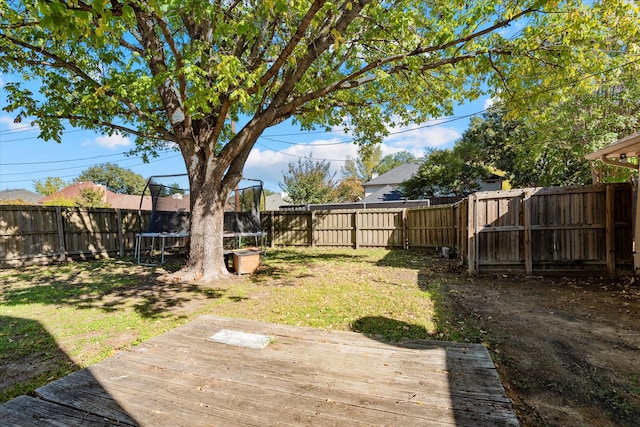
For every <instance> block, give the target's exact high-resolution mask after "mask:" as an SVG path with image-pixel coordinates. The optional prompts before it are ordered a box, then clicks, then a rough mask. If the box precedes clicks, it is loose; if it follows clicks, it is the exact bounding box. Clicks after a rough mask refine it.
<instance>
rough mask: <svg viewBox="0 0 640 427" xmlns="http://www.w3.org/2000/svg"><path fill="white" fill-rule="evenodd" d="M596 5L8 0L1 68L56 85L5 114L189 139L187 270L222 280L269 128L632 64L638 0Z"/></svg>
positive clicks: (341, 119) (17, 89) (372, 124)
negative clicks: (228, 225)
mask: <svg viewBox="0 0 640 427" xmlns="http://www.w3.org/2000/svg"><path fill="white" fill-rule="evenodd" d="M589 3H591V2H589ZM593 3H594V4H589V5H585V4H583V2H582V1H580V0H564V1H557V0H555V1H551V0H549V1H545V0H511V1H506V2H505V1H504V0H483V1H479V0H477V1H467V0H464V1H463V0H432V1H415V0H396V1H390V2H378V1H372V0H338V1H336V2H328V1H322V0H307V1H302V0H301V1H289V0H253V1H251V0H244V1H243V0H238V1H216V0H213V1H203V0H180V1H176V0H158V1H149V0H100V1H92V2H86V1H82V0H39V1H18V0H8V1H4V2H0V70H2V71H3V72H8V73H18V74H20V75H21V76H22V77H23V79H25V80H31V79H35V80H36V82H37V84H39V85H40V91H39V93H33V92H32V91H31V88H30V87H29V85H23V84H21V82H8V83H6V84H5V89H6V90H7V94H8V103H7V104H6V106H5V108H6V109H7V110H8V111H12V112H14V113H15V118H16V120H17V121H19V120H21V119H26V120H31V121H33V122H34V124H37V125H38V127H39V129H40V136H41V137H42V138H44V139H54V140H57V141H61V139H62V135H63V131H64V127H63V126H64V125H65V124H66V123H68V124H69V125H71V126H77V127H82V128H88V129H96V130H101V131H104V132H107V133H113V132H123V133H127V134H130V135H135V136H136V137H137V140H136V142H137V144H138V147H139V150H141V151H143V152H145V153H149V154H150V155H153V154H155V153H157V152H158V150H160V149H163V148H165V147H166V146H167V145H168V144H171V145H174V146H176V147H178V148H179V149H180V151H181V153H182V155H183V158H184V162H185V166H186V169H187V172H188V174H189V183H190V192H191V205H192V206H191V212H192V217H191V218H192V223H191V243H190V256H189V262H188V265H187V266H186V267H185V269H184V270H183V271H182V277H184V278H194V277H202V278H204V279H211V278H214V277H217V276H219V275H226V274H227V272H226V268H225V265H224V260H223V248H222V240H223V239H222V233H223V211H224V204H225V201H226V199H227V195H228V193H229V191H230V190H232V189H233V188H234V187H235V186H236V184H237V183H238V182H239V180H240V179H241V177H242V170H243V167H244V165H245V162H246V160H247V157H248V156H249V153H250V152H251V149H252V147H253V146H254V144H255V143H256V140H257V138H258V137H259V136H260V135H261V133H262V132H263V131H264V130H265V129H266V128H268V127H270V126H273V125H276V124H278V123H281V122H283V121H285V120H287V119H289V118H294V119H295V120H297V122H298V123H299V124H300V125H301V126H302V127H303V128H305V129H309V128H312V127H314V126H316V125H321V126H327V127H336V126H341V125H344V126H345V128H349V129H351V130H353V132H354V134H355V136H356V138H358V140H359V142H360V143H363V144H364V143H368V142H376V141H380V139H381V138H382V137H383V136H384V135H385V134H386V132H387V129H388V128H389V127H390V126H393V125H400V126H402V125H407V124H409V123H422V122H425V121H426V120H428V119H430V118H433V117H438V116H441V115H447V114H451V113H452V111H453V106H454V104H455V103H456V102H462V101H464V100H466V99H473V98H477V97H479V96H480V95H482V94H483V92H484V91H485V88H498V87H508V89H509V90H515V89H514V88H516V86H517V85H515V84H513V83H512V82H513V80H517V81H519V82H520V85H519V88H517V90H521V89H526V88H532V87H533V88H536V89H540V88H542V89H544V88H545V87H552V86H553V85H557V84H563V82H566V81H570V80H572V79H574V78H575V76H576V75H582V74H583V73H586V72H593V71H594V70H593V69H585V68H582V67H583V65H584V66H589V67H596V68H598V69H603V68H605V67H607V61H610V60H615V59H616V58H612V57H611V56H610V55H609V56H607V55H599V53H598V52H599V48H600V46H601V43H602V42H603V41H604V40H605V39H606V40H608V39H610V38H611V37H615V35H613V32H614V31H615V32H619V33H620V34H631V33H634V32H635V31H637V27H638V26H637V25H636V22H630V19H629V18H628V14H627V9H630V8H633V7H634V6H633V5H632V4H631V2H628V1H626V0H607V1H603V2H602V4H600V3H599V2H593ZM632 18H634V19H635V16H633V17H632ZM510 26H511V27H510ZM520 76H524V77H526V78H524V79H523V78H521V77H520ZM510 79H511V80H510ZM485 84H486V85H487V86H485ZM241 118H242V121H239V119H241ZM231 121H235V122H238V123H243V124H242V125H241V126H239V129H238V131H237V132H232V129H231Z"/></svg>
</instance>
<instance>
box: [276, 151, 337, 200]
mask: <svg viewBox="0 0 640 427" xmlns="http://www.w3.org/2000/svg"><path fill="white" fill-rule="evenodd" d="M330 168H331V163H330V162H328V161H326V160H319V161H316V160H313V158H311V157H307V158H305V159H304V160H303V159H298V163H297V164H295V163H289V167H288V170H287V172H285V173H283V176H282V182H281V183H280V184H279V185H280V188H282V190H283V191H285V192H286V193H287V199H288V200H289V201H290V202H291V203H293V204H318V203H331V202H335V201H336V200H337V193H336V189H335V183H334V181H333V179H334V177H335V174H333V175H332V174H331V172H330V171H329V169H330Z"/></svg>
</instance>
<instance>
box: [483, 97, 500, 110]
mask: <svg viewBox="0 0 640 427" xmlns="http://www.w3.org/2000/svg"><path fill="white" fill-rule="evenodd" d="M497 100H498V99H497V98H488V99H487V100H485V101H484V109H485V110H488V109H489V108H491V107H492V106H493V104H495V103H496V101H497Z"/></svg>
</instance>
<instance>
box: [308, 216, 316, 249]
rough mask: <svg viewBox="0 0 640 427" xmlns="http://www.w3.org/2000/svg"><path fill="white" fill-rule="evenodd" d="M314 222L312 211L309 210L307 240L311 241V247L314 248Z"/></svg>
mask: <svg viewBox="0 0 640 427" xmlns="http://www.w3.org/2000/svg"><path fill="white" fill-rule="evenodd" d="M315 222H316V217H315V214H314V211H310V212H309V226H308V227H309V240H310V242H311V247H312V248H315V247H316V239H315V235H316V230H315Z"/></svg>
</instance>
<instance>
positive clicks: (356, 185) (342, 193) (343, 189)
mask: <svg viewBox="0 0 640 427" xmlns="http://www.w3.org/2000/svg"><path fill="white" fill-rule="evenodd" d="M337 192H338V201H339V202H357V201H358V200H360V199H362V197H363V196H364V187H363V186H362V181H360V179H358V178H357V177H355V176H348V177H346V178H344V179H343V180H342V181H340V183H339V184H338V187H337Z"/></svg>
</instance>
